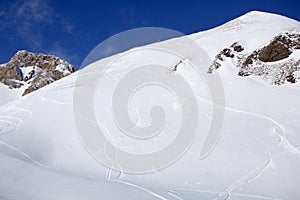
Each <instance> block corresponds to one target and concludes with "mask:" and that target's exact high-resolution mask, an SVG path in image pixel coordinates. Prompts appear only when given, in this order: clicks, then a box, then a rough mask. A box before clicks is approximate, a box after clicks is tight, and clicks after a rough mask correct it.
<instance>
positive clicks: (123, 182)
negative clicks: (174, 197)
mask: <svg viewBox="0 0 300 200" xmlns="http://www.w3.org/2000/svg"><path fill="white" fill-rule="evenodd" d="M111 182H116V183H122V184H125V185H128V186H131V187H134V188H137V189H139V190H142V191H144V192H147V193H149V194H151V195H152V196H154V197H156V198H158V199H162V200H168V199H166V198H165V197H163V196H161V195H159V194H157V193H155V192H153V191H151V190H149V189H147V188H144V187H142V186H139V185H136V184H133V183H129V182H126V181H121V180H113V181H111Z"/></svg>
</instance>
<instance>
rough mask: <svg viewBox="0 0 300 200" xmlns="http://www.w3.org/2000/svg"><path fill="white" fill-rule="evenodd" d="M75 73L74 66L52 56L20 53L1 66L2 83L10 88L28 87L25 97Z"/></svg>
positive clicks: (0, 80) (0, 76)
mask: <svg viewBox="0 0 300 200" xmlns="http://www.w3.org/2000/svg"><path fill="white" fill-rule="evenodd" d="M73 72H74V67H73V65H71V64H69V63H68V62H66V61H64V60H61V59H59V58H58V57H55V56H52V55H44V54H41V53H40V54H34V53H30V52H28V51H25V50H23V51H18V52H17V53H16V54H15V55H14V56H13V57H12V58H11V60H10V61H9V62H8V63H6V64H2V65H0V82H1V83H3V84H5V85H7V86H9V87H10V88H21V87H25V85H26V86H27V88H26V89H25V91H24V93H23V96H24V95H26V94H29V93H31V92H33V91H35V90H37V89H39V88H42V87H44V86H46V85H48V84H50V83H52V82H54V81H56V80H59V79H61V78H63V77H65V76H68V75H69V74H71V73H73Z"/></svg>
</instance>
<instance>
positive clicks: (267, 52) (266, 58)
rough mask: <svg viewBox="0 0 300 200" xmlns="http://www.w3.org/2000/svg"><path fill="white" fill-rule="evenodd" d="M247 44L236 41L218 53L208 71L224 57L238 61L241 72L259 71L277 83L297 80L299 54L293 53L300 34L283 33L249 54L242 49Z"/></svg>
mask: <svg viewBox="0 0 300 200" xmlns="http://www.w3.org/2000/svg"><path fill="white" fill-rule="evenodd" d="M243 50H244V48H243V47H242V46H241V45H240V44H238V43H234V44H233V45H231V47H229V48H225V49H223V50H222V51H221V52H220V53H219V54H217V55H216V57H215V60H214V61H213V63H212V65H211V66H210V68H209V70H208V73H212V72H213V70H214V69H218V68H219V67H221V65H222V62H223V61H225V58H227V59H232V60H233V62H235V63H236V66H237V68H238V75H239V76H249V75H257V76H261V77H263V78H264V79H266V80H267V81H269V82H270V83H272V84H275V85H281V84H283V83H285V82H286V81H288V82H290V83H296V82H297V81H299V80H300V79H299V76H298V75H296V74H297V73H298V72H299V71H300V58H299V57H298V58H297V57H293V56H292V55H293V53H294V52H296V51H300V34H298V33H283V34H280V35H278V36H276V37H275V38H273V40H272V41H271V42H270V43H269V44H268V45H266V46H264V47H263V48H261V49H258V50H255V51H253V52H252V53H250V54H245V53H243Z"/></svg>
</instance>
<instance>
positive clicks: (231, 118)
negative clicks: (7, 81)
mask: <svg viewBox="0 0 300 200" xmlns="http://www.w3.org/2000/svg"><path fill="white" fill-rule="evenodd" d="M286 31H296V32H300V23H299V22H297V21H294V20H291V19H288V18H285V17H282V16H279V15H274V14H268V13H261V12H250V13H247V14H246V15H244V16H242V17H239V18H237V19H235V20H233V21H230V22H228V23H226V24H224V25H222V26H220V27H217V28H214V29H212V30H208V31H204V32H199V33H195V34H193V35H190V36H187V37H189V38H191V39H192V40H193V41H195V42H196V43H197V44H198V45H200V46H201V47H202V48H203V49H204V50H205V51H206V52H207V54H208V55H209V56H210V57H211V59H213V58H214V56H215V55H216V54H217V53H218V52H219V51H220V50H222V49H223V48H224V47H227V46H230V45H231V44H232V43H234V42H236V41H238V42H240V43H241V44H243V46H244V47H245V51H248V52H249V53H251V52H252V51H253V50H255V49H258V48H261V47H263V46H264V45H266V44H267V43H268V42H269V41H270V40H271V39H272V38H273V37H274V36H276V35H277V34H279V33H283V32H286ZM166 42H167V43H170V44H171V45H174V48H176V44H177V42H180V39H178V38H177V39H176V38H175V39H172V40H169V41H166ZM163 43H164V42H161V43H157V44H154V45H156V46H158V47H159V45H161V44H163ZM144 48H145V47H139V48H137V52H138V51H141V52H142V51H143V49H144ZM145 53H147V52H145ZM150 53H151V52H149V56H150V57H151V55H152V54H150ZM130 55H131V57H130V58H128V59H134V60H135V61H136V62H138V63H139V62H140V64H142V63H143V60H139V57H138V56H136V57H134V56H135V54H130ZM112 59H114V56H113V57H109V58H105V59H103V60H100V61H97V62H96V63H93V64H90V65H89V66H87V67H86V68H84V69H82V70H81V71H82V72H85V74H86V80H88V79H89V78H90V76H93V70H94V67H95V66H101V65H103V66H106V64H107V63H109V62H110V61H111V60H112ZM162 59H164V62H165V63H170V64H171V63H172V62H173V63H174V62H176V61H174V59H173V58H172V57H168V55H164V56H163V57H162ZM120 62H121V63H120V65H122V66H120V68H121V67H122V69H124V66H125V68H126V63H129V62H130V60H122V61H120ZM208 67H209V66H208ZM188 69H189V68H188V67H185V66H184V64H182V66H180V65H179V66H178V70H177V71H176V72H173V73H167V74H166V76H172V75H174V73H179V74H180V75H182V76H186V77H189V80H190V81H191V82H193V81H194V82H193V84H192V85H193V90H194V91H196V92H195V94H196V97H197V102H198V104H199V113H200V122H199V124H200V125H199V126H200V128H201V129H202V130H207V129H208V127H209V124H210V121H211V114H212V102H211V99H210V95H209V94H208V92H207V91H206V90H205V86H204V84H203V82H201V81H200V80H201V78H199V77H198V75H195V76H194V75H193V73H191V72H190V71H189V70H188ZM118 70H119V68H118V66H116V67H115V68H114V69H112V70H111V71H109V72H108V73H110V74H111V75H112V76H111V77H118V75H120V73H122V72H121V71H122V70H120V71H118ZM218 72H219V74H220V77H221V79H222V81H223V86H224V91H225V97H226V103H225V121H224V126H223V131H222V135H221V137H220V139H219V141H218V143H217V145H216V147H215V148H214V150H213V151H212V152H211V154H209V156H207V157H206V158H205V159H199V154H200V148H199V147H200V146H201V145H202V142H203V137H204V136H203V135H201V132H200V131H199V134H198V135H197V137H196V138H195V141H194V142H193V144H192V145H191V146H190V148H189V149H188V151H187V152H186V153H185V154H184V155H183V156H182V157H181V158H180V159H179V160H177V161H176V162H175V163H174V164H172V165H170V166H169V167H166V168H164V169H162V170H158V171H155V172H153V173H146V174H128V173H124V172H122V171H121V170H119V171H118V170H110V169H108V168H107V167H105V166H103V165H102V164H100V163H99V162H97V161H96V160H95V159H94V158H93V157H92V156H91V155H90V154H89V153H88V152H87V151H86V149H85V147H84V146H83V145H82V143H81V141H80V138H79V136H78V131H77V128H76V126H75V119H74V113H73V92H74V88H76V87H85V81H84V79H82V80H81V81H78V80H77V79H76V78H77V75H78V72H76V73H74V74H72V75H70V76H68V77H66V78H64V79H62V80H59V81H57V82H55V83H53V84H51V85H49V86H46V87H44V88H42V89H40V90H38V91H36V92H34V93H32V94H29V95H28V96H25V97H22V98H17V97H16V95H15V94H12V93H11V94H10V93H9V91H6V90H5V89H6V88H4V87H2V86H1V87H0V92H1V101H0V103H1V107H0V199H1V200H2V199H3V200H24V199H30V200H41V199H43V200H47V199H49V200H53V199H56V200H58V199H62V200H66V199H72V200H77V199H78V200H79V199H80V200H93V199H95V200H99V199H130V200H131V199H139V200H140V199H170V200H178V199H191V200H193V199H194V200H199V199H245V200H250V199H289V200H290V199H295V200H296V199H299V196H300V190H299V188H300V181H299V180H300V103H299V102H300V101H299V100H300V84H299V83H295V84H290V83H286V84H284V85H281V86H275V85H270V84H269V83H268V82H266V81H264V80H262V79H260V78H259V77H255V76H248V77H239V76H237V69H236V67H235V66H234V63H231V62H226V63H225V65H224V66H222V67H221V68H220V69H218ZM120 76H122V74H121V75H120ZM117 79H118V78H117ZM104 83H105V82H104ZM106 84H107V85H104V86H107V88H108V89H105V87H104V89H103V91H104V92H106V93H105V95H104V96H110V95H111V93H110V89H109V88H110V87H112V86H111V85H109V82H107V83H106ZM156 93H158V94H157V95H156ZM163 94H165V95H163ZM3 95H4V96H3ZM101 95H102V93H101V94H100V93H95V99H96V100H97V101H95V108H96V111H95V112H96V115H97V120H99V121H103V126H107V127H109V128H111V126H112V125H113V123H112V122H111V121H110V120H109V119H110V118H111V116H110V115H111V113H110V112H107V110H106V109H107V108H101V105H102V104H105V101H106V99H105V98H103V96H101ZM108 101H109V100H108ZM132 101H134V103H133V104H132V105H131V107H130V106H129V107H130V108H129V112H130V113H131V115H132V118H133V119H140V120H141V122H140V123H143V120H145V121H147V116H146V117H145V116H144V115H145V113H148V112H142V111H141V110H143V109H144V110H146V111H148V110H147V109H148V107H149V105H150V107H151V105H152V104H154V103H157V102H160V103H161V104H162V106H163V107H164V106H165V107H166V113H168V114H170V113H171V117H168V118H167V124H166V128H167V130H169V132H170V133H172V132H173V131H174V130H176V129H177V128H178V125H177V124H178V122H176V120H178V119H179V117H176V116H177V114H180V110H179V109H175V108H176V101H177V99H176V98H174V97H173V96H172V94H167V93H166V92H165V91H160V90H158V89H155V87H154V88H151V87H149V88H148V89H147V90H146V91H145V92H142V91H140V93H137V95H136V97H135V98H133V100H132ZM144 104H146V105H144ZM170 105H171V106H170ZM143 106H145V107H143ZM137 107H138V108H137ZM174 107H175V108H174ZM146 115H148V114H146ZM144 123H147V122H144ZM87 131H88V130H87ZM111 137H114V138H113V139H114V142H116V143H117V144H118V145H119V146H121V148H123V149H125V150H127V151H131V152H135V151H136V152H142V153H143V152H147V151H150V152H151V151H154V150H156V149H157V148H161V147H163V146H165V145H168V143H169V142H170V140H172V134H170V135H165V136H157V138H154V140H155V141H153V142H148V143H147V145H146V144H138V142H137V141H135V140H133V139H132V140H130V139H128V138H126V137H120V136H118V134H117V133H116V134H115V135H112V136H111ZM151 144H152V145H151Z"/></svg>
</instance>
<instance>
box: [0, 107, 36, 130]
mask: <svg viewBox="0 0 300 200" xmlns="http://www.w3.org/2000/svg"><path fill="white" fill-rule="evenodd" d="M6 108H7V109H8V110H5V111H4V112H7V111H9V114H10V115H2V116H0V135H2V134H9V133H14V132H15V131H17V130H18V129H19V126H20V124H21V123H22V122H23V121H24V120H25V119H27V118H28V117H30V116H31V115H32V112H31V111H29V110H27V109H24V108H19V107H17V106H16V105H14V104H12V105H10V106H8V107H6Z"/></svg>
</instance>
